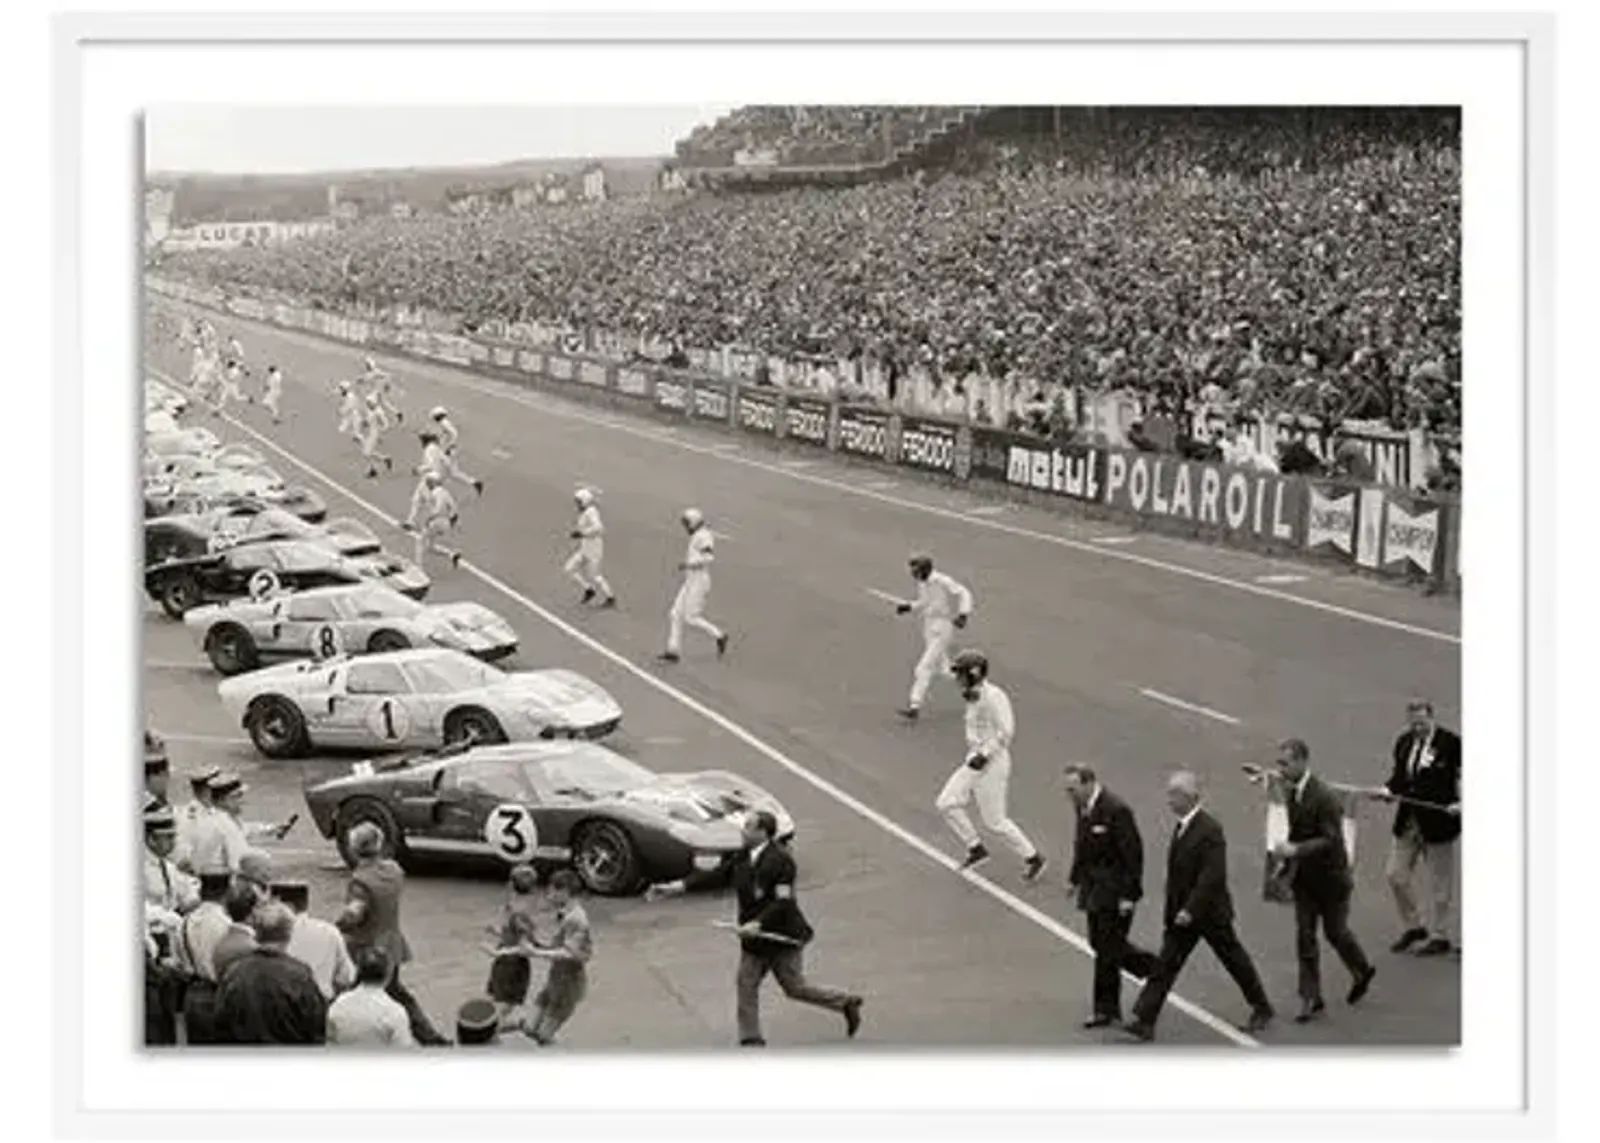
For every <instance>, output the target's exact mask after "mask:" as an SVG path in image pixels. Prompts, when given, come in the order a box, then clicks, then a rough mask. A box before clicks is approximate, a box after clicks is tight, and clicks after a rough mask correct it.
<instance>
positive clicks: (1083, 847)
mask: <svg viewBox="0 0 1600 1143" xmlns="http://www.w3.org/2000/svg"><path fill="white" fill-rule="evenodd" d="M1066 786H1067V794H1068V796H1069V797H1071V798H1072V801H1073V804H1074V805H1075V806H1077V808H1078V833H1077V839H1076V841H1075V842H1074V843H1073V847H1072V869H1071V871H1070V872H1069V873H1068V874H1067V883H1068V885H1069V886H1071V888H1072V889H1073V891H1074V893H1075V894H1076V896H1077V905H1078V908H1079V909H1081V910H1083V914H1084V916H1085V918H1087V920H1088V922H1089V946H1090V947H1091V948H1093V949H1094V1011H1093V1012H1092V1014H1091V1015H1090V1017H1089V1019H1088V1020H1086V1021H1084V1025H1083V1026H1084V1027H1085V1028H1104V1027H1107V1026H1109V1025H1112V1024H1120V1023H1121V1022H1122V970H1123V969H1124V968H1126V969H1127V970H1128V971H1129V972H1131V973H1133V974H1134V975H1135V976H1141V977H1145V976H1149V975H1150V973H1151V971H1153V969H1154V966H1155V959H1156V958H1155V957H1154V956H1152V955H1151V954H1150V953H1148V952H1146V951H1144V950H1143V949H1140V948H1136V947H1135V946H1133V945H1130V944H1129V943H1128V930H1129V929H1130V928H1131V927H1132V925H1133V911H1134V908H1135V906H1137V905H1138V903H1139V899H1140V897H1142V896H1143V895H1144V888H1143V886H1144V839H1143V838H1141V837H1140V836H1139V825H1138V823H1137V822H1136V821H1135V820H1134V817H1133V811H1132V810H1131V809H1129V808H1128V803H1127V802H1124V801H1123V800H1122V799H1121V798H1119V797H1117V795H1115V794H1113V793H1112V792H1111V791H1110V790H1108V789H1106V788H1105V787H1104V786H1103V785H1101V784H1100V780H1099V778H1097V777H1096V776H1095V772H1094V771H1093V770H1092V769H1090V768H1089V767H1088V766H1083V765H1079V764H1074V765H1071V766H1068V767H1067V768H1066Z"/></svg>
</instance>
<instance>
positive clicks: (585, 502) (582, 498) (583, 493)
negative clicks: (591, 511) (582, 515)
mask: <svg viewBox="0 0 1600 1143" xmlns="http://www.w3.org/2000/svg"><path fill="white" fill-rule="evenodd" d="M572 498H573V499H574V500H576V501H577V502H578V507H579V508H587V507H589V505H591V504H593V503H594V489H592V488H585V487H582V486H580V487H579V488H578V490H577V491H576V492H574V493H573V494H572Z"/></svg>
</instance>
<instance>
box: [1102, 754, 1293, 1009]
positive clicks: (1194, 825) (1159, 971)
mask: <svg viewBox="0 0 1600 1143" xmlns="http://www.w3.org/2000/svg"><path fill="white" fill-rule="evenodd" d="M1167 805H1168V806H1169V807H1170V808H1171V810H1172V813H1173V816H1175V817H1176V818H1177V819H1178V824H1177V827H1176V828H1175V829H1174V830H1173V831H1172V844H1171V845H1170V846H1169V847H1168V849H1167V892H1166V907H1165V909H1164V910H1163V912H1162V921H1163V924H1164V926H1165V929H1164V931H1163V934H1162V938H1161V952H1160V954H1159V955H1158V956H1157V957H1156V958H1155V964H1154V965H1153V966H1152V967H1151V971H1150V973H1149V975H1148V977H1147V978H1146V980H1145V983H1144V988H1142V989H1141V990H1140V992H1139V998H1138V999H1137V1000H1135V1001H1134V1002H1133V1020H1132V1021H1131V1022H1130V1023H1129V1024H1128V1025H1127V1032H1128V1034H1129V1035H1131V1036H1132V1037H1133V1038H1134V1039H1136V1040H1152V1039H1154V1038H1155V1034H1156V1032H1155V1028H1156V1017H1158V1016H1159V1015H1160V1014H1161V1007H1162V1005H1163V1004H1165V1003H1166V1001H1167V993H1169V992H1171V991H1172V985H1173V983H1174V982H1175V981H1176V980H1177V979H1178V973H1179V972H1180V971H1182V969H1183V966H1184V963H1185V962H1186V961H1187V960H1188V959H1189V954H1190V953H1192V952H1194V948H1195V945H1197V944H1199V943H1200V942H1201V941H1205V942H1206V944H1208V945H1210V946H1211V951H1212V952H1213V953H1215V954H1216V957H1217V960H1218V961H1220V962H1221V963H1222V967H1223V968H1224V969H1226V970H1227V973H1228V975H1229V976H1230V977H1232V978H1233V982H1234V983H1235V984H1237V985H1238V986H1239V991H1240V992H1242V993H1244V998H1245V1001H1246V1002H1247V1003H1248V1004H1249V1005H1250V1019H1249V1021H1248V1022H1247V1023H1246V1024H1245V1028H1246V1030H1248V1031H1251V1032H1259V1031H1260V1030H1261V1029H1263V1028H1265V1027H1266V1026H1267V1024H1268V1023H1270V1022H1271V1020H1272V1016H1273V1011H1272V1001H1270V1000H1268V999H1267V990H1266V988H1265V987H1263V986H1262V983H1261V974H1260V973H1258V972H1257V971H1256V966H1255V963H1254V962H1253V961H1252V960H1251V959H1250V954H1249V953H1248V952H1246V951H1245V947H1244V945H1243V944H1241V943H1240V942H1239V935H1238V934H1237V933H1236V932H1234V928H1233V896H1232V894H1230V893H1229V892H1228V841H1227V838H1226V837H1225V836H1224V835H1223V832H1222V823H1220V822H1219V821H1217V819H1216V818H1214V817H1212V816H1211V815H1210V814H1208V813H1207V812H1206V811H1205V810H1204V809H1203V808H1202V807H1201V805H1200V782H1199V779H1198V778H1196V777H1195V776H1194V775H1193V774H1191V773H1190V772H1188V771H1187V770H1179V771H1178V772H1177V773H1175V774H1173V775H1172V777H1171V778H1170V779H1168V781H1167Z"/></svg>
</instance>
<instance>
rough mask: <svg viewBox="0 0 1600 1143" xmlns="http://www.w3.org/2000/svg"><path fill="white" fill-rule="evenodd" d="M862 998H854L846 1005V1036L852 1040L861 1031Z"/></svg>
mask: <svg viewBox="0 0 1600 1143" xmlns="http://www.w3.org/2000/svg"><path fill="white" fill-rule="evenodd" d="M861 1003H862V1000H861V997H859V996H852V997H851V998H850V999H849V1000H846V1001H845V1003H844V1034H845V1035H846V1036H848V1037H849V1038H851V1039H854V1038H855V1034H856V1033H857V1032H858V1031H860V1029H861Z"/></svg>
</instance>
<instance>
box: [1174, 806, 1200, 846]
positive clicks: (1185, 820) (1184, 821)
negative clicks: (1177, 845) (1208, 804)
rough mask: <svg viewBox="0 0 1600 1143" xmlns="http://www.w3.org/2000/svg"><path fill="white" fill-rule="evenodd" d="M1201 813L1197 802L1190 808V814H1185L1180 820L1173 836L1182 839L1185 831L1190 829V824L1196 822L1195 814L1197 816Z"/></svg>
mask: <svg viewBox="0 0 1600 1143" xmlns="http://www.w3.org/2000/svg"><path fill="white" fill-rule="evenodd" d="M1199 812H1200V803H1199V802H1196V803H1195V804H1194V805H1193V806H1191V807H1190V809H1189V812H1188V813H1186V814H1184V815H1183V816H1182V817H1181V818H1179V819H1178V828H1177V829H1176V830H1175V831H1173V834H1172V836H1173V837H1174V838H1179V837H1182V836H1183V831H1184V830H1186V829H1188V828H1189V823H1190V822H1192V821H1194V816H1195V814H1197V813H1199Z"/></svg>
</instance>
